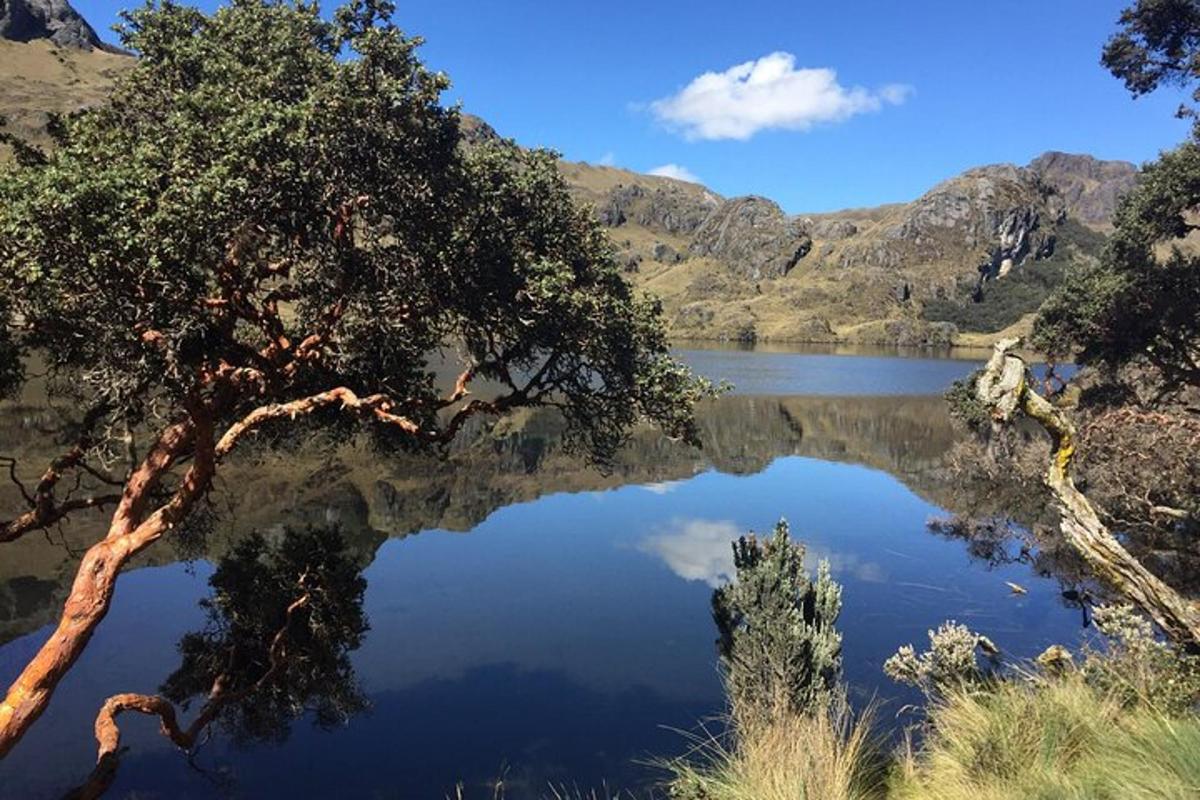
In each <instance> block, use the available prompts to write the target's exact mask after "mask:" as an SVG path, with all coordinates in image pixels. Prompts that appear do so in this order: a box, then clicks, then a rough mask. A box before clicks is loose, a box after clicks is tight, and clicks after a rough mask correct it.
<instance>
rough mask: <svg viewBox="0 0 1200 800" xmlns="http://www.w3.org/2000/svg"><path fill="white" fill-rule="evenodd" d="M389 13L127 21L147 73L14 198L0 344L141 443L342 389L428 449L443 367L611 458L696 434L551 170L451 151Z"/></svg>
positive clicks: (5, 190)
mask: <svg viewBox="0 0 1200 800" xmlns="http://www.w3.org/2000/svg"><path fill="white" fill-rule="evenodd" d="M390 13H391V7H390V5H389V4H388V3H386V2H376V1H375V0H357V1H356V2H353V3H351V4H350V5H348V6H346V7H343V8H341V9H339V10H338V11H337V13H336V14H335V15H334V21H333V22H326V21H325V20H323V19H322V18H321V17H320V16H319V14H318V11H317V8H316V7H315V6H310V5H307V4H304V3H298V4H292V3H290V2H284V1H280V2H265V3H264V2H257V0H235V1H234V2H233V3H232V4H230V5H229V6H225V7H222V8H220V9H219V10H217V11H216V12H215V13H214V14H212V15H211V16H206V15H205V14H203V13H202V12H200V11H199V10H197V9H195V8H189V7H187V6H182V5H176V4H174V3H164V4H161V5H156V4H153V3H152V4H149V5H147V6H145V7H143V8H141V9H139V10H136V11H134V12H132V13H129V14H127V15H126V16H125V19H126V22H125V25H124V28H123V30H122V31H121V36H122V43H123V44H124V46H125V47H127V48H129V49H131V50H133V51H135V52H137V53H138V54H139V56H140V58H139V60H138V63H137V65H136V67H134V68H133V70H132V71H131V72H130V74H129V75H128V76H127V77H126V78H125V79H123V80H122V81H121V82H120V84H119V85H118V87H117V89H116V91H115V93H114V95H113V97H112V99H111V102H109V103H108V104H106V105H104V106H102V107H100V108H98V109H96V110H94V111H91V112H88V113H86V114H83V115H82V116H79V117H76V118H72V119H69V120H66V121H65V122H64V123H63V126H62V127H63V130H62V131H61V132H60V146H59V147H58V148H57V149H55V150H54V151H53V152H50V153H46V154H40V155H37V156H36V157H35V155H36V154H35V155H28V156H27V157H25V158H23V159H21V161H22V164H21V165H18V166H14V167H13V168H10V169H7V170H5V171H4V173H3V174H2V175H0V291H2V296H3V297H4V298H5V300H6V301H7V302H8V303H10V304H11V313H6V314H4V315H3V316H4V317H5V321H6V322H7V324H6V326H5V328H6V331H5V333H6V336H5V337H4V338H3V341H6V342H10V343H11V344H12V345H15V346H18V347H20V348H21V349H24V350H26V351H28V350H30V349H37V350H39V351H41V352H44V353H45V354H46V356H47V358H48V359H49V365H50V367H51V369H52V371H53V374H54V375H55V376H56V377H58V378H63V379H65V380H63V381H60V387H66V388H69V389H70V390H71V391H73V392H75V393H77V394H79V395H81V396H82V397H83V399H84V400H85V401H86V402H87V403H89V404H90V403H93V402H95V403H100V404H103V405H105V406H106V407H109V408H110V409H111V415H112V416H114V417H116V416H119V417H122V418H123V419H124V421H128V422H132V423H138V422H141V421H143V420H144V419H145V418H146V417H147V415H149V414H151V413H154V410H156V409H161V408H163V407H166V408H179V407H184V406H187V405H189V404H191V405H194V404H196V403H198V402H200V401H201V399H202V397H203V399H205V400H209V399H211V400H213V401H215V407H214V408H215V410H216V411H218V414H217V416H218V417H219V418H225V417H228V418H234V417H236V416H238V415H240V414H244V413H245V412H246V411H247V410H248V409H249V408H251V407H254V406H256V405H261V404H263V403H264V402H270V401H286V400H289V399H292V398H295V397H300V396H304V395H308V394H312V393H313V392H317V391H320V390H323V389H327V388H329V387H333V386H345V387H348V388H349V389H351V390H352V391H353V392H355V393H356V394H358V395H359V396H363V397H365V396H370V395H374V394H377V393H382V394H385V395H386V396H387V397H389V398H390V399H391V402H393V403H395V404H403V405H404V412H405V416H407V417H409V418H410V419H411V420H412V421H413V422H415V423H417V424H418V425H420V426H422V427H426V428H436V427H437V412H438V409H439V407H440V404H439V397H438V395H437V393H436V391H435V386H434V381H433V372H432V369H431V367H430V364H431V363H432V361H431V359H432V360H433V361H436V360H437V353H438V351H439V349H441V348H443V347H451V348H455V349H457V350H460V351H461V353H462V354H463V356H464V359H463V360H464V362H465V363H466V365H467V366H469V367H470V368H471V370H472V372H471V377H472V378H479V379H487V380H493V381H496V382H498V383H499V384H501V385H503V386H508V387H510V390H511V392H510V393H511V394H512V395H513V397H512V399H511V400H509V401H508V403H509V404H511V405H517V404H524V403H547V404H556V405H559V406H560V407H561V408H562V409H563V411H564V412H565V413H566V414H567V417H568V419H569V420H570V422H571V423H572V431H573V432H574V433H577V434H579V435H580V436H581V438H582V439H583V440H585V441H586V442H587V443H588V444H589V445H591V446H592V447H593V449H594V450H595V451H596V452H597V453H598V454H599V455H601V456H604V455H607V454H609V453H611V451H612V449H613V447H614V446H615V445H616V444H617V443H618V442H619V441H620V437H621V435H622V433H623V432H624V431H625V429H626V428H627V427H628V425H629V424H630V423H631V422H633V421H634V420H635V419H636V418H638V417H639V416H648V417H651V418H653V419H655V420H657V421H659V422H661V423H662V424H663V425H664V427H666V428H667V429H668V430H669V431H670V432H672V433H677V434H686V433H688V422H689V418H688V403H687V400H688V399H689V398H690V397H692V396H694V393H695V390H696V385H695V384H694V383H693V382H692V381H691V379H690V378H689V376H688V375H687V374H686V373H685V372H684V371H683V370H682V369H681V368H679V367H677V366H676V365H675V364H674V363H673V362H672V361H671V360H670V359H669V358H668V355H667V346H666V342H665V340H664V338H663V335H662V332H661V328H660V325H659V321H658V309H657V306H656V305H655V304H654V303H653V302H651V301H649V300H642V299H638V298H636V297H634V296H633V294H632V292H631V290H630V289H629V288H628V287H627V285H626V284H625V282H624V281H623V280H622V279H621V277H620V274H619V271H618V270H617V269H616V267H615V264H614V261H613V257H612V254H611V252H610V248H609V244H608V242H607V240H606V238H605V235H604V233H603V231H602V230H601V229H599V227H598V226H597V225H596V224H595V223H594V222H592V220H591V219H590V217H589V215H588V214H587V213H585V211H583V210H581V209H579V208H577V207H576V206H575V204H574V203H573V202H572V201H571V199H570V197H569V196H568V194H567V190H566V188H565V186H564V184H563V182H562V181H561V180H560V178H559V177H558V174H557V172H556V160H555V157H554V156H553V154H550V153H547V152H542V151H533V152H527V151H523V150H520V149H518V148H515V147H511V146H506V145H503V144H501V145H495V146H491V147H481V148H472V149H470V150H467V149H465V148H463V147H461V146H460V134H459V115H458V113H457V112H456V111H455V110H454V109H450V108H445V107H443V106H442V105H441V104H440V95H441V92H442V91H443V90H444V89H445V88H446V87H447V85H448V82H447V79H446V78H445V76H443V75H441V74H439V73H434V72H431V71H429V70H427V69H426V68H425V67H424V66H423V65H422V64H421V63H420V61H419V60H418V59H417V55H416V49H417V46H418V45H419V43H420V42H419V40H417V39H413V38H409V37H407V36H405V35H404V34H403V33H402V32H401V31H400V30H398V29H397V28H396V27H395V26H394V25H393V24H392V23H391V21H390ZM347 56H348V57H347ZM3 353H4V349H3V348H0V356H2V355H3ZM214 377H216V378H218V379H219V380H217V381H215V382H214ZM215 383H221V384H222V386H221V388H220V390H219V391H217V390H215V389H214V386H215ZM210 393H212V396H211V397H210V396H209V395H210ZM218 394H219V395H220V396H219V397H218V396H217V395H218ZM216 406H219V408H217V407H216ZM499 410H503V409H502V408H501V409H499Z"/></svg>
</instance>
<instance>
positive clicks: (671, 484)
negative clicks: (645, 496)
mask: <svg viewBox="0 0 1200 800" xmlns="http://www.w3.org/2000/svg"><path fill="white" fill-rule="evenodd" d="M683 484H684V481H658V482H656V483H643V484H642V485H641V488H643V489H645V490H646V491H647V492H650V493H651V494H657V495H664V494H670V493H671V492H673V491H675V490H676V489H678V488H679V487H680V486H682V485H683Z"/></svg>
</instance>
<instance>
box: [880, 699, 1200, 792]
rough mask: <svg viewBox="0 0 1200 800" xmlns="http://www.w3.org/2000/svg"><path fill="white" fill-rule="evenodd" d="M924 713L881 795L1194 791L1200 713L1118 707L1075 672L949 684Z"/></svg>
mask: <svg viewBox="0 0 1200 800" xmlns="http://www.w3.org/2000/svg"><path fill="white" fill-rule="evenodd" d="M930 723H931V726H932V727H931V728H930V732H929V734H928V737H927V739H926V740H925V742H924V744H923V746H922V747H921V748H920V750H919V751H918V752H915V753H914V752H912V751H909V752H906V753H903V754H901V756H900V757H899V759H898V763H897V765H896V768H895V770H894V772H893V780H892V786H891V791H890V792H889V797H895V798H899V799H903V800H916V799H917V798H920V799H921V800H1027V798H1045V800H1058V799H1059V798H1061V800H1185V799H1193V800H1194V798H1197V797H1200V721H1198V720H1196V719H1195V718H1194V717H1192V718H1185V719H1170V718H1167V717H1165V716H1163V715H1161V714H1160V713H1158V712H1155V711H1152V710H1149V709H1145V708H1138V709H1129V708H1123V707H1122V706H1121V705H1120V704H1118V703H1117V702H1116V701H1115V700H1113V699H1110V698H1107V697H1102V696H1101V695H1100V694H1099V693H1097V692H1096V691H1095V690H1094V689H1092V688H1091V687H1089V686H1088V685H1087V684H1085V683H1084V682H1083V680H1082V679H1081V678H1079V677H1078V676H1077V675H1072V676H1067V677H1065V678H1062V679H1056V680H1045V681H1038V682H1028V683H1027V682H1012V683H1002V684H1000V685H997V686H994V687H990V688H989V689H988V690H986V691H975V692H971V691H961V692H957V693H952V694H950V695H949V696H948V697H947V698H945V699H944V700H941V701H938V702H936V703H935V704H934V705H932V706H931V708H930Z"/></svg>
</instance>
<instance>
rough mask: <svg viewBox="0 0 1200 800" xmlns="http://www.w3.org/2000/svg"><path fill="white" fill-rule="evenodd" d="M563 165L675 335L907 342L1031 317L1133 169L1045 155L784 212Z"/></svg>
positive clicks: (1086, 250)
mask: <svg viewBox="0 0 1200 800" xmlns="http://www.w3.org/2000/svg"><path fill="white" fill-rule="evenodd" d="M563 171H564V174H565V175H566V177H567V179H568V180H569V181H570V182H571V183H572V185H573V186H574V187H575V189H576V192H577V194H578V195H579V196H580V198H581V199H583V200H584V201H586V202H591V203H592V205H593V206H594V207H595V209H596V214H597V217H598V218H599V220H600V221H601V222H602V223H603V224H605V225H607V226H609V227H610V228H611V229H612V234H613V238H614V240H615V241H616V243H617V246H618V248H619V249H620V250H621V253H622V256H621V257H622V260H623V262H624V263H625V264H626V266H627V268H628V269H629V271H630V273H631V280H633V281H634V282H635V283H637V284H639V285H642V286H645V287H646V288H648V289H651V290H653V291H654V292H655V293H657V294H658V295H659V296H661V297H662V298H663V300H664V303H665V307H666V309H667V313H668V316H669V319H670V323H671V327H672V332H673V333H674V334H675V335H676V336H679V337H682V338H698V339H736V340H773V341H809V342H829V341H850V342H863V343H884V344H904V345H944V344H950V343H953V342H958V343H965V342H971V343H984V341H985V340H986V339H987V338H989V335H991V334H996V333H998V332H999V331H1001V330H1004V329H1006V328H1010V327H1011V326H1014V325H1016V326H1017V327H1020V325H1021V324H1022V323H1024V324H1027V323H1028V320H1029V318H1030V317H1031V315H1032V313H1033V312H1034V311H1036V309H1037V307H1038V305H1040V303H1041V301H1042V300H1043V299H1044V298H1045V296H1046V294H1047V293H1048V292H1049V291H1050V289H1052V288H1053V286H1054V285H1056V284H1057V283H1058V282H1059V281H1061V279H1062V276H1063V273H1064V270H1065V269H1068V268H1070V265H1071V264H1073V263H1075V262H1077V261H1079V260H1082V259H1087V258H1092V257H1094V256H1095V255H1096V253H1097V252H1098V250H1099V248H1100V247H1101V246H1102V243H1103V237H1102V232H1103V231H1104V230H1106V229H1107V228H1108V226H1109V224H1110V219H1111V216H1112V213H1113V210H1114V209H1115V207H1116V202H1117V199H1118V198H1119V197H1120V195H1121V194H1122V193H1123V192H1124V191H1126V190H1128V188H1129V187H1130V186H1132V185H1133V182H1134V181H1135V180H1136V175H1137V170H1136V168H1135V167H1134V166H1133V165H1132V164H1128V163H1125V162H1114V161H1099V160H1097V159H1094V158H1092V157H1091V156H1074V155H1069V154H1065V153H1047V154H1045V155H1043V156H1040V157H1039V158H1038V159H1036V160H1035V161H1034V162H1033V163H1031V164H1030V165H1029V166H1026V167H1018V166H1014V165H1011V164H1000V165H993V166H987V167H979V168H976V169H971V170H968V171H966V172H964V173H962V174H961V175H958V176H956V177H954V178H951V179H949V180H947V181H944V182H942V183H940V184H938V185H937V186H935V187H933V188H932V189H930V190H929V191H928V192H926V193H925V194H924V195H922V196H921V197H919V198H917V199H916V200H914V201H913V202H911V203H902V204H893V205H888V206H882V207H879V208H875V209H854V210H848V211H843V212H836V213H832V214H813V215H788V214H786V213H785V212H784V211H783V210H782V209H781V208H780V207H779V206H778V205H777V204H775V203H774V202H772V201H770V200H768V199H766V198H762V197H740V198H733V199H725V198H720V197H718V196H717V195H715V194H714V193H712V192H710V191H708V190H706V189H705V188H704V187H701V186H698V185H696V184H691V183H684V182H681V181H675V180H672V179H669V178H657V177H651V176H646V175H637V174H634V173H630V172H624V171H621V170H615V169H612V168H605V167H592V166H588V165H577V164H569V165H564V167H563ZM970 332H978V333H982V334H984V336H982V337H971V336H964V334H965V333H970Z"/></svg>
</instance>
